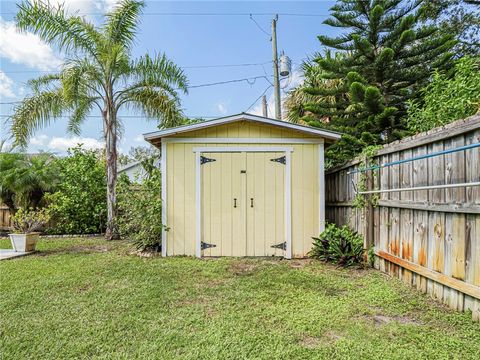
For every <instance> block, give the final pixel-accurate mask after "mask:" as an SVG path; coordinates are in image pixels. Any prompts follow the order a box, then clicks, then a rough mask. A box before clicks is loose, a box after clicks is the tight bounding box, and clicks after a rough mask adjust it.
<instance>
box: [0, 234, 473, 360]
mask: <svg viewBox="0 0 480 360" xmlns="http://www.w3.org/2000/svg"><path fill="white" fill-rule="evenodd" d="M6 245H7V241H6V240H2V241H0V247H5V246H6ZM38 248H39V250H40V252H39V253H38V254H36V255H31V256H28V257H24V258H18V259H13V260H7V261H2V262H0V358H2V359H23V358H32V359H53V358H55V359H61V358H115V359H132V358H139V359H153V358H157V359H172V358H180V359H327V358H328V359H330V358H337V359H359V358H364V359H383V358H389V359H422V358H424V359H427V358H430V359H446V358H458V359H475V358H476V359H478V355H479V354H480V324H478V323H473V322H472V321H471V318H470V314H462V313H457V312H454V311H450V310H449V309H447V308H445V307H443V306H442V305H440V304H437V303H435V302H433V301H432V300H430V299H429V298H428V297H427V296H425V295H422V294H419V293H417V292H416V291H415V290H413V289H410V288H408V287H407V286H405V285H404V284H402V283H400V282H399V281H397V280H395V279H392V278H389V277H387V276H386V275H384V274H381V273H380V272H377V271H373V270H370V271H363V270H352V269H350V270H343V269H337V268H335V267H332V266H329V265H325V264H322V263H320V262H316V261H295V260H294V261H282V260H270V259H269V260H265V259H263V260H261V259H217V260H197V259H192V258H185V257H184V258H167V259H162V258H159V257H155V258H141V257H138V256H136V255H133V254H131V250H130V248H129V246H128V245H127V244H125V243H121V242H118V243H111V242H105V241H104V240H102V239H50V240H44V239H42V240H41V241H40V243H39V246H38Z"/></svg>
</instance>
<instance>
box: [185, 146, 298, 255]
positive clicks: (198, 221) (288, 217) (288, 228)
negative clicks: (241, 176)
mask: <svg viewBox="0 0 480 360" xmlns="http://www.w3.org/2000/svg"><path fill="white" fill-rule="evenodd" d="M193 151H194V152H195V256H196V257H198V258H201V257H202V249H201V246H202V195H201V194H202V187H201V185H202V184H201V171H200V169H201V168H200V167H201V164H200V157H201V155H202V153H204V152H206V153H211V152H284V153H285V241H286V243H287V246H286V250H285V258H287V259H291V258H292V171H291V168H292V167H291V158H292V156H291V154H292V151H293V147H289V146H282V147H277V146H276V147H266V146H265V147H258V146H250V147H248V146H230V147H196V148H193Z"/></svg>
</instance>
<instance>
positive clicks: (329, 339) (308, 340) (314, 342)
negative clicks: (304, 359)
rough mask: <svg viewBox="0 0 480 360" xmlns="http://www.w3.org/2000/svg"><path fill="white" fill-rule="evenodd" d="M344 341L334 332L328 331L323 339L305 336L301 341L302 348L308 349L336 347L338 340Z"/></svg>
mask: <svg viewBox="0 0 480 360" xmlns="http://www.w3.org/2000/svg"><path fill="white" fill-rule="evenodd" d="M341 339H343V336H340V335H339V334H337V333H335V332H334V331H331V330H329V331H326V332H325V333H324V334H322V336H321V337H315V336H308V335H307V336H304V337H303V338H302V339H301V340H300V341H299V344H300V346H303V347H305V348H307V349H314V348H316V347H318V346H319V345H334V344H335V343H336V342H337V341H338V340H341Z"/></svg>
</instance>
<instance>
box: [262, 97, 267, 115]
mask: <svg viewBox="0 0 480 360" xmlns="http://www.w3.org/2000/svg"><path fill="white" fill-rule="evenodd" d="M262 109H263V117H268V110H267V96H266V95H263V96H262Z"/></svg>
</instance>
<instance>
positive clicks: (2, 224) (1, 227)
mask: <svg viewBox="0 0 480 360" xmlns="http://www.w3.org/2000/svg"><path fill="white" fill-rule="evenodd" d="M11 226H12V221H11V219H10V210H9V209H8V207H7V206H6V205H4V204H2V203H0V232H1V231H7V230H10V229H11Z"/></svg>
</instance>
